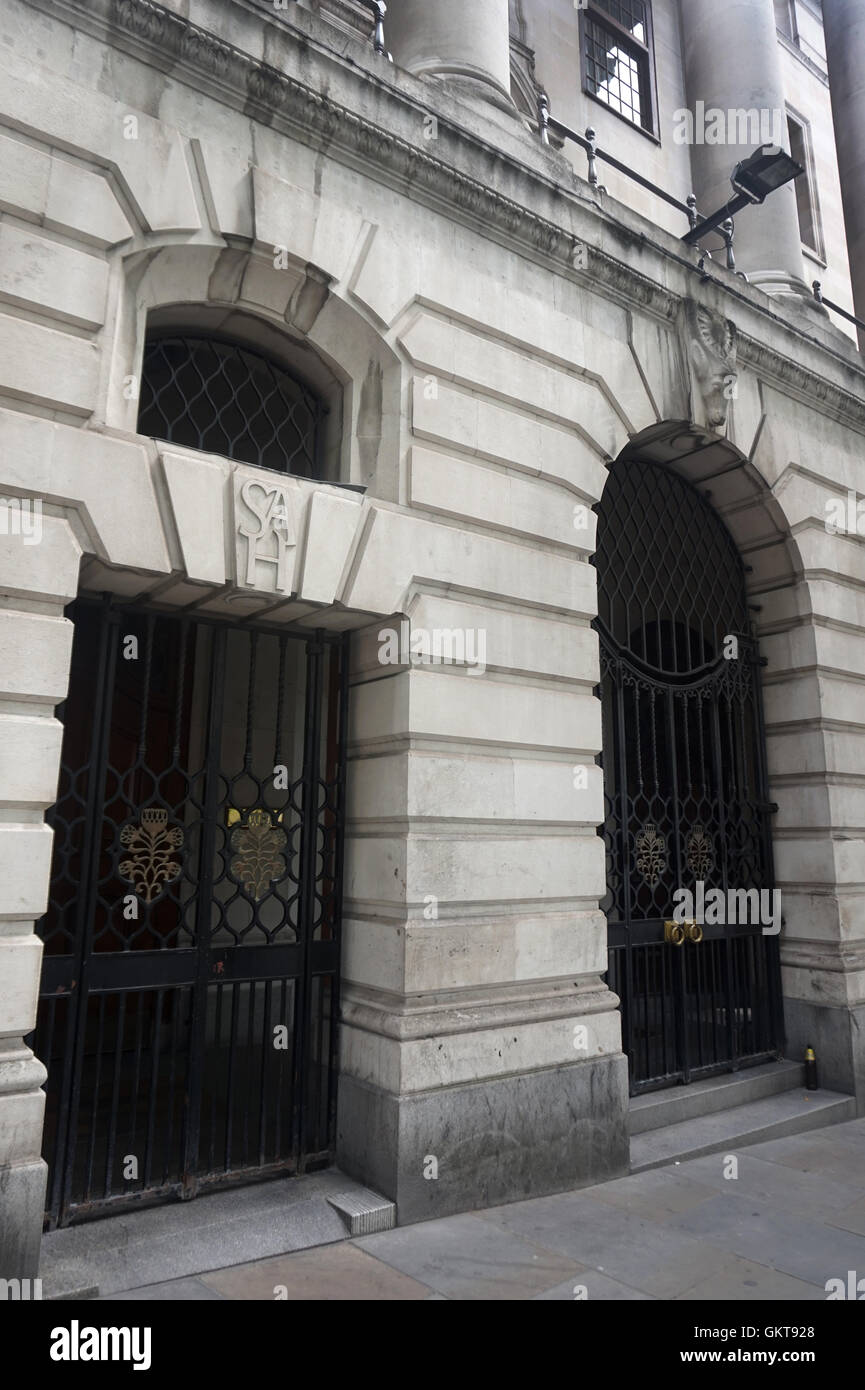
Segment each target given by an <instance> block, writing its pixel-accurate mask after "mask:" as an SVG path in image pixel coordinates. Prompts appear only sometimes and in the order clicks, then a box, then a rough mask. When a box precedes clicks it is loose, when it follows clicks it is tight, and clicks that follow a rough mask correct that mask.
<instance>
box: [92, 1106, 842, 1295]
mask: <svg viewBox="0 0 865 1390" xmlns="http://www.w3.org/2000/svg"><path fill="white" fill-rule="evenodd" d="M734 1155H735V1157H736V1158H737V1161H738V1177H736V1178H735V1179H734V1178H727V1177H725V1176H724V1172H725V1168H727V1169H729V1163H728V1162H727V1155H724V1154H713V1155H711V1156H709V1157H707V1158H698V1159H693V1160H691V1161H689V1162H685V1163H681V1164H673V1165H670V1166H669V1167H666V1168H655V1169H652V1170H651V1171H649V1172H646V1173H641V1174H637V1175H635V1176H633V1177H628V1178H621V1179H619V1180H618V1181H616V1182H610V1183H604V1184H602V1185H600V1186H598V1187H590V1188H583V1189H581V1190H580V1191H579V1192H573V1193H567V1194H564V1195H562V1196H557V1197H542V1198H539V1199H536V1200H534V1201H528V1202H517V1203H515V1204H514V1205H512V1206H505V1207H495V1208H492V1209H490V1210H488V1211H482V1212H475V1213H472V1214H469V1215H466V1216H451V1217H446V1218H444V1219H442V1220H440V1221H428V1222H424V1223H423V1224H421V1225H418V1226H406V1227H402V1228H400V1229H398V1230H395V1231H386V1232H384V1233H383V1234H381V1235H376V1236H365V1237H362V1238H360V1239H357V1240H350V1241H340V1242H338V1243H335V1244H330V1245H325V1246H319V1247H317V1248H316V1249H313V1250H303V1251H299V1252H297V1253H295V1254H290V1255H276V1256H271V1257H269V1258H267V1259H261V1260H256V1261H255V1262H253V1263H251V1264H241V1265H235V1266H233V1267H231V1268H227V1269H220V1270H215V1271H213V1272H212V1273H209V1274H202V1275H200V1276H197V1277H195V1278H185V1279H175V1280H171V1281H169V1282H167V1283H163V1284H151V1285H149V1286H148V1287H145V1288H139V1289H135V1290H132V1291H131V1292H128V1293H123V1294H115V1295H113V1296H110V1297H109V1298H108V1299H106V1300H104V1301H121V1300H126V1301H134V1300H141V1299H147V1300H150V1299H160V1300H162V1299H168V1300H175V1299H184V1300H188V1299H192V1300H201V1299H232V1300H233V1299H267V1300H272V1299H274V1298H275V1297H282V1298H285V1297H286V1296H287V1298H288V1299H289V1300H292V1301H295V1300H297V1301H318V1300H337V1299H347V1300H362V1301H370V1300H382V1301H390V1300H394V1301H402V1300H410V1299H416V1300H417V1299H421V1300H422V1299H482V1300H487V1299H520V1300H523V1299H539V1300H544V1299H554V1300H559V1299H564V1300H568V1301H570V1300H572V1299H574V1297H575V1296H582V1295H581V1293H580V1290H581V1288H585V1291H586V1295H585V1296H587V1297H588V1298H589V1299H590V1300H591V1299H603V1300H616V1299H626V1300H633V1299H664V1300H672V1299H729V1300H733V1301H749V1300H762V1299H770V1300H775V1299H777V1300H794V1301H808V1300H811V1299H814V1300H825V1299H826V1289H825V1285H826V1281H827V1280H828V1279H834V1278H840V1279H843V1280H845V1282H846V1280H847V1274H848V1271H849V1270H854V1271H858V1277H859V1278H865V1119H863V1120H853V1121H850V1122H849V1123H847V1124H842V1125H833V1126H830V1127H829V1128H827V1129H822V1130H814V1131H812V1132H811V1133H809V1134H804V1135H797V1136H793V1137H791V1138H789V1139H774V1140H772V1141H770V1142H769V1143H766V1144H758V1145H755V1146H753V1147H750V1148H743V1149H741V1150H739V1152H738V1153H737V1154H735V1151H734ZM575 1291H576V1292H575Z"/></svg>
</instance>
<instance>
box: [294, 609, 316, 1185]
mask: <svg viewBox="0 0 865 1390" xmlns="http://www.w3.org/2000/svg"><path fill="white" fill-rule="evenodd" d="M322 637H323V634H322V632H321V631H320V630H316V633H315V637H314V638H313V639H312V640H311V641H309V642H307V644H306V709H305V729H304V735H305V737H304V752H303V773H302V779H303V792H302V798H303V800H302V821H301V824H302V829H301V839H300V861H301V868H300V902H299V908H298V928H299V933H298V934H299V945H300V961H301V967H300V975H299V978H298V981H297V986H296V989H297V997H296V1001H295V1003H296V1028H295V1039H296V1041H295V1056H294V1095H293V1108H294V1115H293V1126H292V1127H293V1134H294V1137H295V1140H296V1143H297V1146H298V1148H297V1153H298V1160H299V1166H300V1167H301V1169H302V1165H303V1157H304V1153H305V1134H304V1099H305V1097H304V1086H305V1083H306V1070H305V1069H306V1054H307V1046H306V1035H307V1030H308V1027H309V998H310V989H309V974H310V966H311V959H312V953H311V950H310V947H311V945H312V934H313V930H314V923H315V905H316V851H317V841H318V792H319V764H320V760H321V749H320V742H321V689H322V681H321V676H322V671H321V667H322V655H323V643H322Z"/></svg>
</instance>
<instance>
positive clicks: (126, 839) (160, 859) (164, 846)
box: [117, 806, 183, 903]
mask: <svg viewBox="0 0 865 1390" xmlns="http://www.w3.org/2000/svg"><path fill="white" fill-rule="evenodd" d="M120 843H121V845H123V847H124V849H128V850H129V853H130V858H129V859H124V860H122V862H121V863H120V864H119V865H118V868H117V872H118V873H119V875H120V877H121V878H125V879H126V881H127V883H131V884H132V885H133V887H134V888H135V891H136V893H137V894H138V896H139V898H143V899H144V901H145V902H146V903H152V902H153V899H154V898H157V897H159V894H160V893H161V892H162V891H163V890H164V888H165V887H166V885H167V884H169V883H172V882H173V881H174V879H176V878H177V877H178V876H179V874H180V869H181V865H180V864H178V862H177V860H176V859H175V858H174V852H175V850H178V849H180V846H181V845H182V844H183V831H182V830H181V829H180V826H179V825H171V826H170V825H169V824H168V812H167V811H164V810H162V808H161V807H159V806H149V807H148V808H147V810H146V811H142V812H141V822H140V824H139V825H135V824H134V823H133V822H132V821H129V822H128V823H127V824H126V825H124V826H123V828H122V830H121V831H120Z"/></svg>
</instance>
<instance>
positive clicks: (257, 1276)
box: [201, 1244, 433, 1303]
mask: <svg viewBox="0 0 865 1390" xmlns="http://www.w3.org/2000/svg"><path fill="white" fill-rule="evenodd" d="M201 1279H202V1283H203V1284H205V1285H206V1286H207V1287H208V1288H209V1289H211V1290H214V1291H215V1292H216V1293H217V1294H219V1296H220V1297H222V1298H228V1299H232V1300H240V1301H249V1300H259V1301H261V1300H266V1301H268V1302H270V1303H273V1302H274V1300H276V1299H277V1293H278V1294H279V1300H278V1301H281V1300H286V1301H288V1302H291V1303H297V1302H303V1303H328V1302H331V1303H335V1302H346V1301H350V1302H357V1303H363V1302H378V1301H380V1302H388V1303H390V1302H396V1303H404V1302H410V1301H418V1302H419V1301H422V1300H424V1299H426V1298H429V1297H430V1295H431V1294H432V1293H433V1289H432V1288H431V1287H430V1286H429V1285H427V1284H424V1283H421V1282H420V1281H418V1280H417V1279H412V1278H410V1277H409V1276H407V1275H405V1274H402V1273H400V1272H399V1271H398V1270H396V1269H394V1268H392V1267H391V1266H390V1265H389V1264H386V1263H384V1262H382V1261H381V1260H376V1259H374V1258H373V1257H372V1256H371V1255H367V1254H366V1253H365V1252H364V1251H363V1250H358V1249H357V1247H356V1246H355V1245H354V1244H350V1245H349V1244H347V1245H328V1246H325V1247H324V1248H323V1249H320V1250H303V1251H300V1252H299V1253H298V1254H295V1255H283V1256H281V1257H277V1258H276V1259H270V1260H256V1261H254V1262H253V1263H252V1264H245V1265H235V1266H234V1268H233V1269H225V1270H221V1271H219V1272H217V1273H213V1274H204V1275H202V1277H201Z"/></svg>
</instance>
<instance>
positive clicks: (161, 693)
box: [33, 601, 347, 1225]
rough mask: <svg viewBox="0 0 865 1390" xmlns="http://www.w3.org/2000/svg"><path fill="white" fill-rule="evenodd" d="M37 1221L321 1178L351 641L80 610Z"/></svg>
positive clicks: (329, 1085)
mask: <svg viewBox="0 0 865 1390" xmlns="http://www.w3.org/2000/svg"><path fill="white" fill-rule="evenodd" d="M73 616H74V620H75V640H74V645H73V657H72V673H71V680H70V692H69V698H68V699H67V701H66V704H65V706H64V708H63V721H64V742H63V753H62V765H61V775H60V786H59V794H58V800H57V803H56V805H55V807H54V809H53V812H52V813H51V815H50V817H49V819H50V821H51V823H52V825H53V827H54V835H55V843H54V860H53V866H52V877H51V889H50V899H49V908H48V912H47V914H46V916H45V917H44V918H43V919H42V921H41V923H40V924H39V931H40V934H41V936H42V938H43V940H44V943H45V954H44V962H43V971H42V986H41V998H40V1007H39V1016H38V1023H37V1031H36V1035H35V1038H34V1039H33V1047H34V1050H35V1052H36V1055H37V1056H38V1057H40V1058H41V1060H42V1061H43V1062H45V1064H46V1065H47V1067H48V1083H47V1087H46V1090H47V1107H46V1128H45V1150H44V1153H45V1157H46V1160H47V1161H48V1164H49V1168H50V1175H49V1197H48V1220H49V1223H50V1224H51V1225H56V1224H58V1223H59V1224H65V1223H67V1222H68V1221H70V1220H74V1219H75V1218H76V1217H79V1216H84V1215H86V1214H87V1213H88V1212H91V1211H105V1210H107V1209H110V1207H112V1206H114V1205H118V1206H119V1205H123V1204H125V1203H127V1202H130V1201H132V1202H135V1201H141V1200H142V1199H153V1198H156V1197H160V1196H168V1195H170V1194H176V1195H180V1196H182V1197H191V1196H194V1195H195V1193H196V1192H197V1191H199V1190H200V1189H201V1187H202V1186H203V1185H205V1184H210V1183H215V1182H219V1181H226V1180H248V1179H249V1178H251V1177H253V1176H266V1175H269V1174H277V1173H279V1172H285V1171H289V1172H291V1171H298V1170H300V1169H302V1168H303V1167H309V1166H314V1165H316V1164H321V1163H325V1162H327V1161H328V1160H329V1157H330V1154H331V1150H332V1143H333V1126H334V1118H335V1101H336V1096H335V1045H336V1013H337V987H338V978H339V926H340V892H341V856H342V822H343V801H344V739H345V721H346V689H347V687H346V661H347V646H346V639H344V638H336V639H333V638H331V637H330V636H329V635H325V634H323V633H316V634H315V637H314V638H297V637H295V636H293V635H291V634H287V633H285V632H284V631H276V630H269V629H266V628H263V627H243V628H240V627H229V626H228V625H225V624H220V623H213V622H209V621H207V620H203V619H199V618H195V617H192V616H183V617H174V616H167V615H165V614H162V613H155V612H152V611H151V612H148V611H143V610H141V609H123V608H115V607H113V606H111V605H110V604H109V603H107V602H106V603H105V604H102V605H92V604H89V603H86V602H84V601H79V602H78V603H77V604H76V605H74V609H73Z"/></svg>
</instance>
